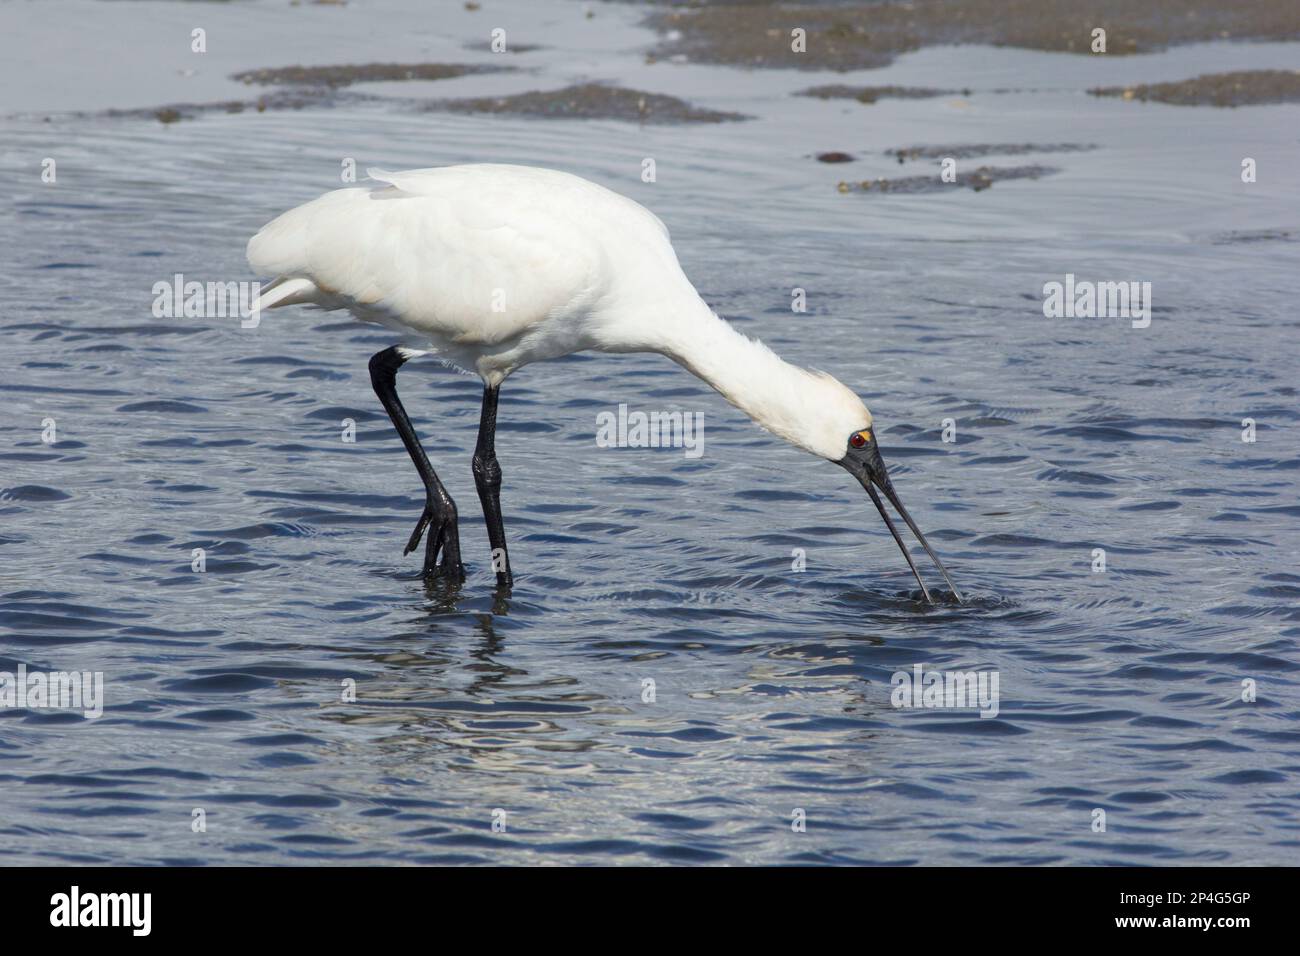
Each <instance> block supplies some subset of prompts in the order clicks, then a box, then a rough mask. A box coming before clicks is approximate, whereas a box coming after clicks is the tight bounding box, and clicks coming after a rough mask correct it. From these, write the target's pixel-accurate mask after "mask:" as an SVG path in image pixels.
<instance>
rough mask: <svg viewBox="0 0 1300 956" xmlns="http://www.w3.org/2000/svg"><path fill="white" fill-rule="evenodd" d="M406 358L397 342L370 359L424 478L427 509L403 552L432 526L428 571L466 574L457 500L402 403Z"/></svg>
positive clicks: (374, 379)
mask: <svg viewBox="0 0 1300 956" xmlns="http://www.w3.org/2000/svg"><path fill="white" fill-rule="evenodd" d="M405 362H406V356H404V355H403V354H402V352H401V350H400V349H398V347H397V346H393V347H392V348H387V349H384V350H383V351H382V352H378V353H376V354H375V355H374V356H372V357H371V359H370V384H371V385H373V386H374V388H375V394H376V395H378V396H379V400H380V401H381V402H383V403H384V410H385V411H386V412H388V417H389V418H391V419H392V420H393V425H395V426H396V427H397V434H399V435H401V436H402V444H403V445H405V446H406V451H407V453H408V454H409V455H410V456H411V461H413V462H415V470H416V471H418V472H419V473H420V479H421V480H422V481H423V482H424V513H423V514H422V515H420V521H419V523H418V524H417V525H416V526H415V531H413V532H412V533H411V540H410V541H409V542H407V545H406V550H405V551H403V552H402V553H403V554H410V553H411V552H412V551H414V550H415V549H416V548H417V547H419V546H420V537H421V536H422V535H423V534H424V529H425V528H426V527H428V528H429V540H428V543H427V544H426V545H425V549H424V573H425V575H426V576H427V575H431V574H433V572H434V568H435V566H438V567H440V568H441V570H442V571H443V572H444V573H446V574H452V575H455V576H457V577H458V578H464V577H465V569H464V567H463V566H462V565H461V563H460V532H459V528H458V526H457V524H456V502H454V501H452V500H451V495H449V494H447V489H446V488H444V487H443V486H442V482H441V481H439V480H438V476H437V475H436V474H434V471H433V466H432V465H430V464H429V459H428V457H427V456H426V455H425V454H424V449H423V448H421V447H420V439H419V438H418V437H417V436H416V434H415V428H414V427H413V426H412V425H411V420H410V419H409V418H408V417H407V416H406V409H404V408H403V407H402V402H401V399H399V398H398V397H397V370H398V369H399V368H401V367H402V365H403V364H404V363H405ZM439 551H441V552H442V563H441V565H438V552H439Z"/></svg>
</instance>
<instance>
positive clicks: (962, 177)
mask: <svg viewBox="0 0 1300 956" xmlns="http://www.w3.org/2000/svg"><path fill="white" fill-rule="evenodd" d="M1056 172H1060V170H1058V169H1054V168H1052V167H1050V166H981V167H980V168H979V169H976V170H973V171H972V172H969V173H958V174H957V177H956V181H955V182H951V183H945V182H944V181H943V180H942V179H940V178H939V176H938V174H937V173H936V174H931V175H929V176H901V177H899V178H898V179H884V178H880V179H864V180H861V181H860V182H843V181H842V182H840V183H839V184H838V185H837V186H836V188H837V189H839V191H840V192H842V193H853V192H860V193H937V192H943V191H944V190H951V189H963V188H964V189H973V190H974V191H975V192H981V191H983V190H985V189H988V188H990V187H991V186H992V185H993V184H994V183H999V182H1004V181H1006V180H1010V179H1039V178H1041V177H1043V176H1050V175H1052V174H1053V173H1056Z"/></svg>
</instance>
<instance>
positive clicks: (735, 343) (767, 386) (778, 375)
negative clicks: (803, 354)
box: [658, 298, 812, 446]
mask: <svg viewBox="0 0 1300 956" xmlns="http://www.w3.org/2000/svg"><path fill="white" fill-rule="evenodd" d="M666 331H667V333H668V336H667V338H668V342H667V345H666V347H664V348H661V349H659V350H658V351H662V352H663V354H665V355H667V356H668V357H669V358H671V359H672V360H673V361H674V362H676V363H677V364H678V365H681V366H682V367H683V368H685V369H686V370H687V371H689V372H691V373H692V374H694V375H695V376H696V377H698V378H700V379H702V380H703V381H704V382H706V383H707V384H708V385H710V386H711V387H712V388H713V389H714V390H715V391H717V392H718V394H720V395H721V396H722V397H723V398H725V399H726V400H727V401H728V402H730V403H731V404H732V405H735V406H736V407H737V408H739V409H740V410H741V411H743V412H744V413H745V414H747V415H748V416H749V417H750V418H752V419H754V421H756V422H757V423H758V424H759V425H761V426H762V427H763V428H766V429H767V430H768V431H770V432H772V433H773V434H775V435H778V436H779V437H781V438H784V439H786V440H787V441H790V442H793V443H794V444H796V445H800V446H802V445H803V441H802V438H803V435H802V430H803V429H802V424H803V421H804V416H806V415H807V414H808V413H809V409H807V408H804V407H803V405H804V404H805V400H806V398H807V396H808V391H809V389H808V381H809V378H810V377H812V373H811V372H809V371H808V370H807V369H803V368H800V367H799V366H797V365H792V364H791V363H789V362H787V361H785V360H784V359H782V358H781V357H780V356H779V355H777V354H776V353H775V352H773V351H772V350H771V349H769V348H768V347H767V346H766V345H764V344H763V343H762V342H760V341H758V340H757V339H751V338H749V337H748V336H746V335H743V334H742V333H740V332H738V331H737V330H736V329H735V328H734V327H733V326H732V325H731V324H730V323H729V322H727V321H726V320H725V319H722V318H720V317H719V316H718V315H717V314H716V313H715V312H713V310H711V309H710V308H709V307H708V306H707V305H705V303H704V302H703V301H701V300H700V299H698V298H696V299H695V301H694V302H693V303H689V304H687V305H685V306H684V307H683V308H682V309H680V310H678V311H677V313H676V314H675V315H674V316H673V318H672V319H671V320H670V321H669V322H668V323H667V329H666Z"/></svg>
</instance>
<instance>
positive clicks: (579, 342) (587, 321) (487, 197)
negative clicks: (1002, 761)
mask: <svg viewBox="0 0 1300 956" xmlns="http://www.w3.org/2000/svg"><path fill="white" fill-rule="evenodd" d="M368 173H369V175H370V178H371V179H372V180H374V181H376V182H377V183H378V185H375V186H373V187H369V188H367V187H353V188H349V189H338V190H334V191H333V192H328V193H326V194H325V195H323V196H321V197H319V198H318V199H313V200H312V201H311V202H308V203H305V204H303V205H301V206H298V207H297V208H295V209H291V210H289V211H288V212H286V213H284V214H283V215H281V216H280V217H279V218H277V219H274V220H272V221H271V222H270V223H268V224H267V225H266V226H264V227H262V229H261V231H260V232H258V233H257V235H255V236H254V237H253V238H252V239H251V240H250V241H249V243H248V261H249V263H250V264H251V265H252V267H253V269H254V271H256V272H258V273H260V274H263V275H271V276H276V277H277V278H276V279H275V280H274V281H273V282H271V283H270V284H269V285H268V286H266V287H265V289H264V290H263V292H262V294H261V296H260V297H259V299H258V301H257V307H258V308H260V309H270V308H278V307H280V306H286V305H295V304H299V303H305V304H310V305H316V306H320V307H322V308H325V309H347V310H348V311H350V312H351V313H352V314H353V315H354V316H356V317H357V318H359V319H362V320H364V321H368V322H376V323H379V324H381V325H384V326H386V327H388V328H390V329H392V330H394V331H396V332H400V333H402V334H403V341H411V340H412V337H414V341H416V342H418V343H419V345H420V346H421V347H420V348H407V347H404V346H401V345H394V346H392V347H390V348H387V349H384V350H383V351H382V352H379V353H378V354H376V355H374V356H373V357H372V358H371V359H370V381H371V383H372V385H373V386H374V389H375V393H376V394H377V395H378V396H379V400H380V401H381V402H382V403H383V405H384V408H385V409H386V410H387V412H388V415H389V417H390V418H391V419H392V420H393V424H394V425H395V426H396V428H397V433H398V434H399V435H400V436H401V438H402V442H403V443H404V444H405V445H406V450H407V452H408V453H409V454H410V456H411V459H412V460H413V461H414V462H415V467H416V470H417V471H418V472H419V473H420V478H421V479H422V480H423V482H424V490H425V505H424V513H423V514H421V515H420V520H419V522H418V523H417V524H416V526H415V531H414V532H413V533H412V534H411V538H410V541H409V542H408V543H407V546H406V552H405V553H407V554H409V553H410V552H411V551H413V550H414V549H415V548H416V547H418V546H419V544H420V537H421V536H422V535H423V534H424V532H425V529H426V528H427V529H428V532H429V536H428V542H427V544H426V546H425V552H424V573H425V575H434V574H437V573H441V574H445V575H450V576H453V577H456V578H457V579H460V578H463V577H464V573H465V572H464V568H463V566H462V564H461V558H460V538H459V532H458V526H457V512H456V504H455V502H453V501H452V499H451V496H450V495H449V494H447V489H446V488H444V487H443V484H442V482H441V481H440V480H439V479H438V476H437V474H435V473H434V470H433V467H432V466H431V465H430V464H429V459H428V457H427V456H426V455H425V453H424V449H423V448H422V447H421V445H420V440H419V438H418V437H417V436H416V434H415V429H414V428H413V427H412V425H411V420H410V418H408V417H407V415H406V411H405V409H403V407H402V403H401V400H400V399H398V397H397V389H396V378H397V370H398V368H399V367H400V366H401V365H402V364H403V363H405V362H406V361H407V360H408V359H410V358H412V357H414V356H416V355H423V354H429V353H432V354H433V355H435V356H436V357H437V358H438V359H440V360H441V361H443V362H444V363H446V364H448V365H452V366H455V367H457V368H460V369H462V370H465V371H467V372H472V373H475V374H477V375H478V376H479V377H480V378H481V379H482V380H483V407H482V416H481V418H480V422H479V433H478V444H477V447H476V448H475V449H474V458H473V470H474V483H475V486H476V487H477V489H478V495H479V501H480V502H481V503H482V506H483V513H484V516H485V517H486V519H487V530H488V538H489V540H490V542H491V546H492V550H493V555H494V558H496V560H494V566H495V567H496V569H497V582H498V585H501V586H507V587H508V586H509V585H510V584H511V582H512V580H513V578H512V576H511V571H510V559H509V555H508V552H507V550H506V537H505V528H504V526H503V524H502V520H501V499H500V491H501V467H500V466H499V465H498V464H497V458H496V452H495V442H494V440H495V434H496V416H497V396H498V392H499V390H500V388H501V383H502V382H504V381H505V380H506V378H508V377H509V375H510V373H512V372H513V371H515V370H516V369H518V368H521V367H523V366H525V365H527V364H529V363H530V362H540V361H543V360H545V359H552V358H556V357H557V356H561V355H568V354H570V353H571V352H578V351H582V350H585V349H594V350H596V351H601V352H658V353H659V354H660V355H666V356H667V357H668V358H670V359H672V360H673V361H674V362H676V363H677V364H678V365H681V366H682V367H683V368H685V369H686V370H687V371H689V372H691V373H693V374H694V375H696V376H698V377H699V378H701V379H703V380H704V381H705V382H707V383H708V384H709V385H710V386H711V387H712V388H713V389H715V390H716V391H717V392H718V393H719V394H720V395H722V397H723V398H725V399H726V400H727V401H728V402H730V403H731V404H732V405H735V406H736V407H737V408H739V409H740V410H741V411H743V412H745V413H746V414H747V415H749V416H750V418H752V419H754V421H755V422H757V423H758V424H759V425H761V426H762V427H763V428H765V429H767V430H768V431H769V432H771V433H772V434H774V435H777V436H778V437H780V438H784V439H785V440H786V441H788V442H790V443H792V444H794V445H797V446H798V447H800V448H802V449H804V450H805V451H809V452H811V453H812V454H814V455H817V456H818V457H819V458H824V459H826V460H827V461H831V462H834V463H835V464H837V465H840V466H841V467H843V468H845V469H846V470H848V472H849V473H850V474H852V475H853V476H854V477H855V478H857V480H858V481H859V482H861V484H862V487H863V488H865V489H866V491H867V494H869V495H870V496H871V500H872V502H873V503H874V504H875V506H876V509H877V510H878V511H879V512H880V516H881V517H882V518H884V520H885V525H886V526H887V527H888V528H889V531H890V533H891V534H892V535H893V536H894V540H895V541H896V542H897V543H898V547H899V548H900V549H901V550H902V552H903V557H904V558H906V559H907V564H908V567H910V568H911V569H912V574H913V575H915V576H916V580H917V583H918V584H920V586H921V591H922V593H923V594H924V595H925V599H926V600H927V601H929V602H930V603H934V601H933V598H932V597H931V596H930V591H929V589H927V588H926V586H925V582H924V581H922V580H921V575H920V573H919V572H918V571H917V569H916V564H915V563H914V562H913V561H912V556H911V555H910V554H909V553H908V550H907V546H906V545H905V544H904V543H903V539H902V538H901V537H900V536H899V533H898V529H897V528H896V527H895V526H894V522H893V521H892V520H891V519H890V517H889V514H888V512H886V510H885V507H884V505H883V504H881V501H880V497H879V496H878V495H877V494H876V490H877V489H879V490H880V491H881V492H883V493H884V495H885V497H887V498H888V499H889V500H890V502H891V503H892V504H893V506H894V508H895V509H896V510H897V511H898V513H899V514H900V515H901V516H902V518H903V520H904V521H905V522H907V525H908V527H909V528H911V529H912V532H913V533H914V534H915V535H916V537H917V540H918V541H920V543H921V546H922V547H923V548H925V550H926V553H928V554H929V555H930V557H931V559H932V560H933V561H934V563H935V565H936V566H937V567H938V568H939V571H940V572H941V573H942V574H943V577H944V580H945V581H946V582H947V583H948V586H949V588H951V589H952V591H953V595H954V596H955V597H956V598H957V600H959V601H960V600H961V598H960V596H959V595H957V591H956V588H955V587H954V586H953V583H952V579H951V578H949V577H948V572H947V570H946V569H945V568H944V566H943V563H942V562H941V561H940V560H939V557H938V555H936V554H935V553H934V549H933V548H931V547H930V544H929V542H927V541H926V539H925V536H924V535H923V534H921V531H920V529H919V528H917V526H916V522H914V521H913V520H912V517H911V515H909V514H908V513H907V509H905V508H904V507H903V504H902V502H901V501H899V498H898V494H897V493H896V492H895V491H894V487H893V484H892V483H891V482H890V480H889V476H888V474H887V473H886V471H885V464H884V462H883V461H882V460H881V457H880V448H879V446H878V445H877V443H876V433H875V429H874V427H873V424H872V420H871V413H870V412H869V411H867V407H866V405H864V404H863V403H862V400H861V399H859V398H858V396H857V395H855V394H854V393H853V392H852V391H850V390H849V389H848V388H846V387H845V386H844V385H842V384H840V382H838V381H836V380H835V379H834V378H832V377H831V376H829V375H827V374H826V373H824V372H820V371H815V370H810V369H805V368H800V367H798V366H795V365H791V364H789V363H787V362H785V361H783V360H782V359H781V358H779V357H778V356H777V355H776V353H774V352H772V351H771V350H770V349H769V348H767V346H765V345H763V344H762V343H761V342H758V341H755V340H753V339H750V338H747V337H746V336H744V335H742V334H741V333H740V332H737V331H736V330H735V329H734V328H732V327H731V326H730V325H729V324H728V323H727V322H725V321H724V320H723V319H721V318H719V317H718V316H717V315H716V314H714V312H713V311H712V310H711V309H710V308H709V307H708V306H707V305H705V304H704V302H703V301H702V300H701V299H700V296H699V294H698V293H697V292H696V291H695V288H694V287H693V286H692V285H691V283H690V281H689V280H688V279H687V278H686V276H685V274H684V273H683V272H682V269H681V266H680V265H679V264H678V262H677V255H676V253H675V252H674V251H673V247H672V244H671V243H670V242H669V238H668V230H667V229H666V228H665V227H664V224H663V223H662V222H660V221H659V219H658V218H657V217H656V216H655V215H654V214H653V213H651V212H649V211H648V210H647V209H646V208H645V207H644V206H641V205H640V204H638V203H636V202H633V201H632V200H630V199H627V198H625V197H623V196H620V195H618V194H617V193H615V192H611V191H610V190H608V189H605V188H604V187H602V186H598V185H596V184H595V183H592V182H588V181H587V180H585V179H581V178H579V177H578V176H573V175H570V174H568V173H562V172H558V171H556V170H551V169H538V168H534V167H530V166H506V165H493V164H474V165H465V166H447V167H443V168H439V169H416V170H410V171H408V172H397V173H394V172H385V171H382V170H377V169H372V170H368ZM440 556H441V559H440Z"/></svg>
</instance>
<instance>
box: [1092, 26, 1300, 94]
mask: <svg viewBox="0 0 1300 956" xmlns="http://www.w3.org/2000/svg"><path fill="white" fill-rule="evenodd" d="M1296 6H1297V7H1300V3H1297V4H1296ZM1088 92H1089V93H1091V94H1092V95H1093V96H1118V97H1120V98H1122V99H1126V100H1141V101H1143V102H1147V101H1154V102H1156V103H1169V104H1171V105H1173V106H1255V105H1259V104H1263V103H1300V70H1243V71H1240V72H1237V73H1205V74H1202V75H1201V76H1195V77H1192V78H1191V79H1190V80H1177V81H1175V82H1172V83H1142V84H1140V85H1137V86H1107V87H1101V88H1099V89H1094V90H1089V91H1088Z"/></svg>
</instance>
